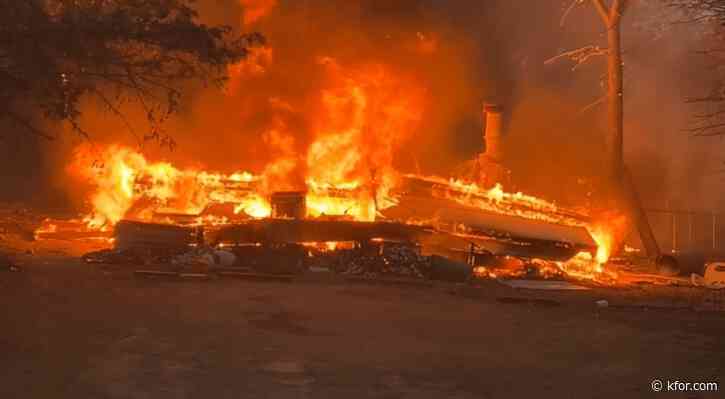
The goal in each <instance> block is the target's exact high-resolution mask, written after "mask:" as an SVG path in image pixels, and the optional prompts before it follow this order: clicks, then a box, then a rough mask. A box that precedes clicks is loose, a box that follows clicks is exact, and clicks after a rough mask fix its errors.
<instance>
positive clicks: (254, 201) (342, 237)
mask: <svg viewBox="0 0 725 399" xmlns="http://www.w3.org/2000/svg"><path fill="white" fill-rule="evenodd" d="M272 3H274V2H272ZM272 3H270V4H272ZM265 4H266V3H265ZM342 8H343V9H342V10H335V12H331V11H330V10H328V9H326V8H325V7H320V9H319V10H315V11H314V13H318V14H319V15H317V14H315V15H316V16H317V17H319V19H320V21H326V20H329V19H330V18H332V17H333V16H334V17H335V18H337V14H339V13H343V14H344V13H345V12H350V13H358V12H359V10H357V9H356V8H350V9H347V8H346V7H342ZM255 10H257V11H255V14H254V17H253V18H251V17H250V18H247V19H246V22H247V23H250V24H252V23H253V24H259V26H260V27H264V28H266V30H267V31H268V32H269V35H270V37H271V39H272V40H270V42H269V44H268V45H267V46H266V47H261V48H255V49H253V50H252V52H251V54H250V56H249V57H248V58H247V59H246V60H244V61H242V62H240V63H239V64H237V65H233V66H232V67H230V68H229V75H230V77H231V79H230V81H229V82H228V85H227V87H226V92H225V93H224V94H223V95H221V94H220V93H219V92H213V93H211V92H203V93H201V94H200V95H199V96H198V98H197V99H196V101H195V102H194V105H195V110H194V116H193V122H194V123H192V124H191V125H195V124H197V125H200V126H203V129H200V130H203V134H202V133H201V131H194V130H193V129H191V130H192V132H191V134H189V130H190V128H189V127H188V125H187V124H182V123H178V122H173V121H172V122H171V123H170V126H169V129H174V130H175V131H177V132H178V133H177V135H178V137H179V140H180V147H179V148H180V150H179V151H177V152H176V153H173V154H164V156H163V158H166V159H165V160H164V161H154V160H153V159H154V158H162V157H154V156H152V155H149V154H147V153H146V152H145V151H141V150H140V149H138V148H135V147H131V146H128V145H123V144H118V143H116V142H118V141H121V140H115V141H116V142H110V141H109V142H108V143H100V144H95V143H94V145H90V144H88V143H84V144H81V145H79V146H78V147H76V148H75V149H74V151H73V156H72V160H71V161H70V162H69V165H68V166H67V167H66V168H65V170H66V172H67V173H68V179H69V180H73V179H74V180H75V181H76V182H78V181H81V182H82V184H83V186H85V187H87V188H89V189H88V190H87V191H86V194H87V197H86V198H85V205H86V212H85V214H84V215H83V217H82V218H81V219H82V221H81V222H80V223H79V224H77V225H74V226H75V227H73V228H72V229H75V230H76V232H82V233H83V234H93V232H104V233H105V234H110V233H111V232H112V231H113V230H114V227H115V226H117V225H118V224H119V223H120V222H121V221H133V222H139V223H157V224H158V223H160V224H167V225H175V226H193V227H199V226H203V227H204V228H205V230H206V231H207V232H209V231H216V232H221V233H219V235H217V238H220V237H221V238H220V239H222V240H224V239H226V240H227V241H233V242H235V243H237V244H239V243H242V244H253V245H256V244H260V242H274V243H280V242H282V243H294V244H301V243H308V242H309V241H315V242H323V243H329V242H342V241H350V240H352V241H358V242H364V241H370V240H376V239H381V238H384V239H395V240H407V241H415V242H416V243H417V244H421V245H422V247H423V251H424V252H429V253H431V254H442V255H445V256H447V257H459V258H470V255H471V254H472V253H478V254H481V253H486V254H491V255H493V256H515V257H520V258H522V259H542V260H546V261H548V262H552V265H553V267H554V268H560V269H566V268H567V266H566V262H568V261H570V260H571V259H577V260H582V259H586V261H585V262H581V263H582V264H586V265H587V266H586V267H585V268H584V269H587V268H588V270H585V272H586V273H590V274H596V273H598V272H600V271H601V270H602V266H601V265H602V264H604V263H605V262H606V261H607V258H608V257H609V255H610V252H611V248H612V242H613V241H614V240H613V239H612V236H613V235H616V234H619V231H617V230H616V229H609V228H608V227H609V226H601V225H599V224H596V223H595V222H593V221H592V218H591V215H588V214H586V212H582V211H579V210H577V211H572V210H570V209H566V207H561V206H558V205H557V204H555V203H553V202H551V201H546V200H544V199H540V198H537V197H534V196H531V195H526V194H524V193H522V192H507V191H506V189H507V188H509V187H510V186H511V185H510V174H511V172H510V171H509V170H508V169H507V168H506V165H505V161H506V154H505V153H504V148H505V146H506V145H505V141H506V132H505V128H504V125H505V123H504V108H503V107H502V106H500V105H496V104H485V105H484V106H483V109H482V114H481V115H482V119H483V122H484V123H482V125H483V134H480V133H479V135H478V140H479V141H480V142H481V143H482V144H485V151H484V152H483V153H482V154H480V155H478V156H477V157H476V159H475V162H474V163H475V165H476V166H475V171H474V173H473V174H466V175H464V176H457V175H453V176H451V173H448V174H447V175H448V177H439V176H434V175H433V174H432V173H431V174H426V173H422V172H421V171H419V170H417V169H418V168H416V167H415V166H414V165H415V164H416V163H417V158H416V157H415V154H413V153H412V151H409V149H410V148H409V147H413V146H419V145H420V146H422V145H427V146H429V147H435V146H437V145H439V144H438V143H437V142H436V141H435V139H436V137H437V136H436V134H425V133H426V132H428V131H429V130H430V127H431V126H432V127H433V128H435V130H436V131H441V132H443V133H441V134H445V135H450V134H449V132H450V130H449V129H448V128H449V127H450V126H448V125H447V123H444V122H442V121H441V120H442V119H444V118H442V117H441V116H440V114H445V113H446V110H444V109H436V108H433V107H431V104H432V103H433V100H434V98H433V97H434V92H435V91H439V89H440V88H441V87H446V90H447V86H450V85H451V84H453V85H456V87H455V88H454V89H455V93H453V94H454V95H452V96H451V98H456V97H457V96H460V97H471V96H469V95H464V94H466V90H467V88H466V87H467V85H466V84H467V83H468V82H465V81H458V80H455V79H453V80H451V79H447V80H446V81H445V82H442V81H437V80H436V79H437V77H438V75H440V69H441V68H445V70H446V71H456V70H457V68H461V67H460V65H462V64H463V63H462V62H460V57H463V55H464V54H465V51H462V50H461V49H459V48H456V49H448V48H446V46H445V45H444V44H443V43H441V42H440V40H439V39H438V34H436V32H420V31H416V30H413V31H407V30H406V29H399V30H396V31H395V34H396V35H395V36H396V38H399V39H400V40H393V39H392V38H391V39H385V40H390V43H391V46H394V47H395V48H396V49H397V50H399V51H398V52H399V53H400V54H389V53H385V52H381V51H380V49H379V48H377V47H376V46H374V45H373V44H374V43H375V41H374V40H369V39H356V40H357V41H355V40H353V41H352V43H353V44H352V46H353V47H354V48H355V49H357V50H358V51H356V52H353V53H351V52H349V51H345V49H346V48H347V47H349V46H351V44H350V43H351V41H350V40H347V41H346V42H345V43H344V45H343V44H342V43H337V42H334V41H331V42H329V43H328V42H325V44H324V46H322V48H321V49H319V51H316V52H308V51H305V52H301V51H300V49H299V48H298V46H296V45H295V44H294V40H292V38H291V37H290V35H293V34H298V33H300V35H301V31H302V30H305V31H306V32H307V33H308V34H310V35H312V36H316V35H318V34H320V35H322V33H321V32H316V31H314V29H315V28H313V27H310V26H308V25H305V24H296V25H293V26H291V27H289V29H287V28H288V25H285V24H282V23H281V22H279V21H274V20H267V19H266V18H273V17H271V16H269V15H270V13H271V14H272V15H273V14H274V10H275V8H274V6H273V5H272V6H270V7H266V6H265V7H258V8H255ZM288 11H289V13H290V14H289V16H288V17H289V18H293V19H294V18H300V15H307V14H305V12H308V11H309V10H300V9H297V8H294V7H292V8H290V9H289V10H288ZM298 14H299V15H298ZM358 17H360V18H362V16H358ZM279 18H280V20H283V19H284V18H283V17H279ZM278 24H280V25H284V27H282V26H278ZM283 28H284V29H283ZM303 28H304V29H303ZM288 30H291V31H292V33H290V32H288ZM356 37H357V36H356ZM274 39H277V40H274ZM454 50H455V51H454ZM443 52H448V53H445V55H446V56H445V57H444V56H441V57H436V55H439V53H440V54H442V53H443ZM434 59H435V60H436V61H435V62H434V61H433V60H434ZM411 60H415V61H416V62H414V63H412V65H411ZM437 60H440V61H437ZM459 75H460V76H464V75H465V74H459ZM464 83H465V84H464ZM451 90H453V89H451ZM461 93H464V94H461ZM478 104H480V103H478V102H477V103H476V105H475V108H478V107H479V106H480V105H478ZM466 105H470V104H466ZM472 107H473V106H472ZM220 109H221V110H222V111H221V112H223V113H224V115H223V116H224V117H223V118H221V117H220V115H219V112H220V111H219V110H220ZM437 118H440V119H441V120H439V119H437ZM220 120H223V122H220ZM230 126H232V127H233V128H234V129H236V130H234V131H232V132H231V133H230V132H229V131H230ZM185 134H189V137H190V139H189V138H186V139H185V137H186V136H185ZM428 136H430V137H428ZM438 138H439V137H438ZM184 140H187V142H186V143H184ZM220 143H221V144H220ZM454 166H455V165H454V163H453V162H450V165H448V167H447V169H448V170H453V169H454ZM440 174H443V173H440ZM78 185H79V184H76V186H78ZM62 226H66V227H65V228H71V227H69V225H67V224H65V225H64V224H63V223H60V222H58V221H48V222H47V223H46V224H45V226H43V227H42V228H41V229H40V230H39V234H40V235H43V234H55V233H57V231H58V229H62V228H63V227H62ZM423 230H425V231H426V234H423V233H422V231H423ZM224 237H227V238H224Z"/></svg>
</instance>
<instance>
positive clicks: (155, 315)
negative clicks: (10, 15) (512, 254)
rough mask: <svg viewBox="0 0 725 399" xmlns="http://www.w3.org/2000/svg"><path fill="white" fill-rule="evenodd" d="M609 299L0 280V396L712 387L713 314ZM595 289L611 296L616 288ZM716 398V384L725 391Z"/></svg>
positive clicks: (461, 393) (723, 344) (57, 273)
mask: <svg viewBox="0 0 725 399" xmlns="http://www.w3.org/2000/svg"><path fill="white" fill-rule="evenodd" d="M605 294H606V293H600V292H588V293H574V294H566V295H564V294H550V293H545V294H541V293H536V295H538V297H542V295H545V296H546V298H549V299H553V301H530V302H521V301H503V302H502V301H501V298H504V297H529V296H530V295H529V294H528V293H521V292H518V291H514V290H513V289H510V288H508V287H503V286H500V284H497V283H495V282H492V283H490V284H483V285H482V286H481V287H478V288H475V287H456V286H435V287H433V288H414V287H380V286H369V285H353V284H345V283H338V282H324V281H304V282H295V283H264V282H244V281H229V280H220V281H210V282H169V281H150V280H140V279H137V278H133V277H132V276H130V275H128V274H125V273H104V272H102V271H100V270H98V269H95V268H92V267H90V266H87V265H80V264H77V263H75V262H72V261H69V260H56V261H48V262H43V263H39V264H37V265H29V266H27V267H26V270H25V271H24V272H23V273H2V274H0V298H2V301H3V304H4V306H3V308H4V310H3V312H0V353H1V354H2V355H1V356H0V398H214V399H222V398H348V399H352V398H416V399H417V398H562V397H564V398H569V397H572V398H630V397H631V398H639V397H723V395H725V394H723V392H719V393H712V394H710V395H709V396H708V395H701V394H693V393H689V394H681V395H678V394H673V393H668V394H665V393H660V394H654V393H653V392H652V390H651V387H650V384H651V381H652V380H653V379H655V378H658V379H661V380H663V381H667V380H680V381H693V382H699V381H715V382H718V383H720V384H725V314H723V313H720V314H714V313H698V312H693V311H686V310H672V309H669V310H667V309H660V310H651V309H650V310H643V309H618V308H612V307H610V308H606V309H598V308H597V307H596V306H594V304H593V300H594V299H596V298H597V297H598V296H601V295H605ZM608 295H610V296H614V297H615V298H616V297H617V295H618V294H617V293H616V292H610V293H609V294H608ZM723 389H725V387H723Z"/></svg>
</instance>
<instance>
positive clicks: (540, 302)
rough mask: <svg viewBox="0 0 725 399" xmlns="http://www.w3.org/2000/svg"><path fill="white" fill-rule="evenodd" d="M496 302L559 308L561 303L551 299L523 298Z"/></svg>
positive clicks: (498, 299) (503, 298)
mask: <svg viewBox="0 0 725 399" xmlns="http://www.w3.org/2000/svg"><path fill="white" fill-rule="evenodd" d="M496 302H499V303H505V304H516V305H520V304H524V305H534V306H548V307H553V306H561V302H558V301H555V300H553V299H544V298H523V297H512V296H506V297H499V298H496Z"/></svg>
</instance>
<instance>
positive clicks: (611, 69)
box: [606, 17, 624, 184]
mask: <svg viewBox="0 0 725 399" xmlns="http://www.w3.org/2000/svg"><path fill="white" fill-rule="evenodd" d="M620 20H621V19H620V18H619V17H616V20H615V21H611V22H610V26H609V27H608V29H607V41H608V43H609V54H608V57H607V58H608V59H607V70H608V75H609V84H608V88H607V99H608V101H607V102H608V105H609V134H607V136H606V137H607V138H606V143H607V153H608V154H607V155H608V157H607V161H608V162H609V167H610V170H609V173H610V178H611V179H612V182H613V183H615V184H618V183H619V182H621V180H622V168H623V165H624V158H623V153H624V92H623V90H624V87H623V77H622V75H623V71H622V46H621V24H620V23H619V22H620Z"/></svg>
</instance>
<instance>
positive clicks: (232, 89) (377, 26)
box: [44, 0, 721, 207]
mask: <svg viewBox="0 0 725 399" xmlns="http://www.w3.org/2000/svg"><path fill="white" fill-rule="evenodd" d="M197 3H198V7H199V11H200V15H201V18H202V21H203V22H204V23H208V24H220V23H221V24H228V25H231V26H233V27H234V28H235V29H238V30H240V31H247V32H248V31H259V32H262V33H263V34H264V35H265V36H266V37H267V39H268V46H267V47H265V48H260V49H257V50H256V51H255V52H253V54H252V55H251V56H250V58H249V60H247V61H246V62H245V63H242V64H239V65H237V66H235V67H233V68H232V69H230V73H231V76H232V78H231V81H230V82H229V84H228V85H227V87H226V88H225V90H224V91H220V90H218V89H216V88H204V87H197V86H194V87H189V90H188V91H187V94H186V96H185V102H184V107H185V108H184V109H183V110H182V111H183V112H182V113H181V114H180V115H178V116H177V117H176V118H174V119H173V120H172V121H170V122H169V123H168V124H167V131H168V132H169V133H170V134H172V135H173V136H174V138H175V139H176V140H177V142H178V147H177V149H176V150H175V151H173V152H170V151H168V149H165V148H159V147H157V146H154V145H153V144H148V143H147V144H146V145H144V148H143V149H144V153H145V154H146V155H147V156H148V157H149V158H150V159H165V160H169V161H172V162H174V163H178V164H180V165H182V166H193V167H204V168H210V169H214V170H220V171H225V172H230V171H233V170H238V169H250V170H252V171H254V172H257V173H270V174H276V175H278V176H279V179H278V180H279V181H283V180H284V181H285V184H286V185H288V186H289V187H293V186H295V185H298V184H299V178H300V176H302V175H304V173H305V169H306V168H307V167H308V160H307V159H306V157H307V152H308V149H309V148H310V146H311V145H312V144H313V143H314V142H315V140H316V138H318V137H319V136H320V134H321V133H323V132H321V131H320V130H321V127H320V121H321V119H325V118H326V117H327V116H329V115H327V116H326V114H327V113H328V111H329V109H324V108H323V98H324V96H325V93H335V92H339V90H340V79H341V78H340V77H337V78H331V76H330V72H329V68H325V66H324V65H323V64H322V63H321V62H320V60H321V59H331V60H334V62H335V64H336V65H338V66H339V68H340V70H342V71H344V72H346V73H349V74H350V75H355V74H356V73H357V72H356V71H360V70H365V69H366V68H369V67H370V66H371V65H377V66H378V67H380V68H383V69H384V70H385V71H386V73H387V74H389V75H390V76H392V77H393V79H394V80H396V81H400V82H405V84H402V85H399V87H400V88H399V89H398V90H399V91H400V93H399V97H401V98H403V99H405V98H408V97H407V96H409V95H411V94H412V97H414V98H415V101H408V103H410V104H414V106H415V108H416V109H415V110H414V111H415V113H416V114H419V115H420V118H418V120H413V119H415V118H413V119H411V121H413V122H414V123H413V122H411V123H410V124H407V125H405V126H404V127H401V129H403V130H404V131H403V132H401V140H399V142H395V143H393V144H392V146H393V147H394V151H392V153H391V156H392V162H393V164H394V165H395V167H396V168H398V169H400V170H404V171H421V172H423V173H436V174H443V175H445V174H448V173H450V172H451V171H452V170H454V169H455V167H456V165H458V164H460V163H462V162H464V161H465V160H467V159H471V158H473V157H475V156H476V154H477V153H479V152H480V151H482V150H483V140H482V129H483V126H482V120H481V105H482V103H483V102H484V101H488V102H497V103H500V104H502V105H503V106H504V109H505V110H506V129H507V131H506V138H505V140H506V142H505V147H506V151H507V152H506V153H507V157H506V158H507V159H506V162H507V163H508V166H509V167H510V168H511V169H512V172H513V179H512V180H513V183H514V184H515V188H516V189H518V190H522V191H525V192H528V193H531V194H534V195H539V196H543V197H546V198H550V199H553V200H556V201H561V202H564V203H574V204H579V203H581V202H582V201H583V200H584V199H586V198H588V197H587V194H588V193H589V192H590V191H591V188H592V184H594V182H595V181H596V179H597V178H598V177H599V175H600V174H601V173H600V172H601V170H602V169H603V164H602V162H603V159H602V146H603V142H604V141H603V134H604V131H605V130H604V129H605V125H604V123H603V122H604V121H603V116H604V114H605V112H606V110H605V108H604V107H603V106H594V107H591V108H589V109H586V110H585V108H586V106H587V105H588V104H591V103H592V102H594V101H595V100H597V99H598V98H599V97H600V96H601V95H602V87H601V84H602V80H601V76H602V74H603V73H604V71H605V70H604V64H603V60H602V59H595V60H593V62H591V63H590V64H588V65H585V66H583V67H581V68H578V69H577V70H575V71H572V70H571V67H572V65H571V64H568V63H566V62H561V63H557V64H554V65H545V64H544V61H545V60H547V59H549V58H551V57H553V56H555V55H557V54H559V53H561V52H562V51H565V50H571V49H574V48H578V47H581V46H584V45H588V44H592V43H602V40H603V27H602V24H601V21H600V20H599V19H598V16H597V14H596V12H595V11H594V9H593V8H591V7H590V6H589V5H586V4H585V5H582V6H580V7H578V8H577V9H576V10H575V11H574V12H573V13H572V14H570V16H569V18H568V19H567V21H566V25H565V26H564V27H563V28H562V27H561V26H560V25H559V22H560V18H561V15H562V12H563V11H564V9H565V8H566V7H567V6H568V5H569V4H570V2H568V1H566V2H564V1H561V0H538V1H526V2H524V1H508V0H490V1H486V2H480V1H471V0H450V1H444V0H399V1H388V0H350V1H335V2H332V1H328V0H304V1H301V0H278V1H274V0H266V1H264V0H199V1H198V2H197ZM634 4H635V6H633V7H632V8H631V9H630V10H629V11H628V14H627V16H626V17H625V20H624V21H625V22H624V23H625V27H624V46H625V73H626V78H625V80H626V88H625V102H626V113H625V124H626V127H625V129H626V133H625V146H626V162H627V164H628V166H629V168H630V170H631V171H632V174H633V176H634V178H635V183H636V185H637V186H638V188H639V189H640V191H641V195H642V197H643V198H644V199H645V202H646V204H647V205H648V206H652V207H656V206H660V205H662V202H664V201H667V200H670V201H673V202H675V203H682V204H689V205H690V206H692V205H693V204H698V203H697V201H696V199H697V198H696V195H698V194H705V193H707V192H708V189H707V187H710V186H712V184H713V178H711V177H707V175H708V173H709V171H710V170H713V169H717V166H716V165H717V162H718V158H717V155H718V146H720V145H721V144H720V142H719V141H715V140H711V139H710V140H707V139H702V140H700V141H695V140H693V139H691V138H690V137H689V136H688V135H687V134H686V133H685V132H684V128H686V127H687V124H688V122H689V115H690V113H689V112H690V110H688V109H686V108H685V107H684V106H683V102H682V100H683V97H685V96H686V95H687V94H689V93H691V92H693V91H696V90H698V89H700V87H699V85H700V82H699V80H698V79H697V75H698V74H699V73H700V71H701V69H699V68H700V67H701V65H699V64H698V63H697V62H693V61H692V57H691V55H690V52H691V50H692V49H693V48H696V47H697V43H698V38H697V37H696V36H695V35H693V34H692V33H691V32H689V31H688V27H673V26H672V25H669V24H663V23H662V22H661V21H663V20H662V19H661V18H660V17H661V15H662V13H664V12H666V10H665V9H663V8H662V6H661V5H660V4H659V2H648V1H639V2H635V3H634ZM653 26H654V28H653ZM654 31H656V32H654ZM388 86H390V85H388ZM408 87H410V89H403V88H408ZM412 92H415V93H412ZM389 97H390V96H378V98H383V99H384V101H386V102H388V103H389V102H390V101H392V100H391V99H390V98H389ZM381 101H383V100H381ZM101 108H102V107H101V106H100V104H94V103H92V102H89V103H88V104H87V106H86V107H85V114H84V124H85V126H86V128H87V129H86V130H88V131H91V132H94V133H96V134H95V135H94V138H93V140H94V143H97V144H103V143H107V142H121V143H128V144H132V145H133V144H137V139H136V136H140V135H142V132H143V125H144V123H143V119H144V115H143V114H142V113H140V112H138V111H136V110H133V109H129V110H128V121H129V122H130V125H132V126H133V127H134V131H133V132H132V131H131V130H129V128H128V126H127V125H126V123H124V122H121V121H119V120H118V118H116V117H115V116H113V115H109V114H108V113H106V112H103V111H99V109H101ZM339 112H343V113H344V112H352V111H351V110H349V109H348V110H347V111H346V110H345V107H342V108H340V111H339ZM383 130H384V129H383ZM384 131H385V130H384ZM386 132H387V131H386ZM386 134H387V133H386ZM78 141H79V140H76V139H74V138H72V136H67V137H66V138H65V139H64V140H63V141H62V143H61V144H60V145H57V144H54V145H53V149H52V150H51V151H47V152H46V158H45V161H44V162H46V164H48V163H52V164H55V162H57V163H58V165H61V164H63V163H64V162H66V160H63V159H62V158H63V157H64V155H63V154H68V153H70V151H69V149H71V148H73V147H74V146H75V145H77V144H78ZM360 142H361V141H360V140H358V141H356V143H360ZM371 142H376V143H379V142H380V141H379V140H377V141H376V140H372V141H371ZM275 161H279V163H275ZM270 169H273V170H270ZM54 171H56V172H57V173H56V175H57V176H56V181H57V182H63V181H64V179H65V176H64V175H63V168H62V167H61V166H57V167H55V168H54ZM295 180H297V182H295ZM683 183H684V184H683ZM698 205H700V206H702V207H715V206H721V204H718V203H716V201H712V202H711V203H710V202H708V203H705V202H702V201H700V202H699V204H698ZM683 206H685V205H683Z"/></svg>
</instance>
